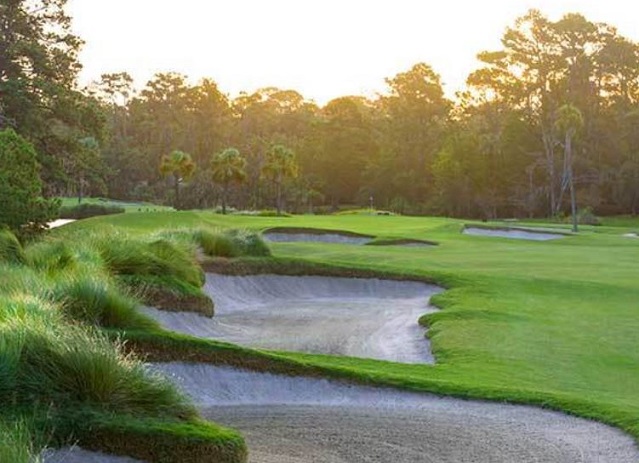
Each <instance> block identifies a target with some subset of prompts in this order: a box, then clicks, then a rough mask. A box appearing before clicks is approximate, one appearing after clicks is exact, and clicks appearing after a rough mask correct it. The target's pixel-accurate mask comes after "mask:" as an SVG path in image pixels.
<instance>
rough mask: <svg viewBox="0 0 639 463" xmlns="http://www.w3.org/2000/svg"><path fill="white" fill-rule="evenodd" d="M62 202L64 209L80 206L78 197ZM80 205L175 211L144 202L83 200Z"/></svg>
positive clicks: (66, 198)
mask: <svg viewBox="0 0 639 463" xmlns="http://www.w3.org/2000/svg"><path fill="white" fill-rule="evenodd" d="M60 201H61V206H62V207H75V206H77V205H78V198H77V197H61V198H60ZM80 204H99V205H101V206H108V207H122V208H124V211H125V212H159V211H172V210H173V208H172V207H169V206H160V205H157V204H153V203H147V202H144V201H139V202H134V201H118V200H115V199H106V198H82V201H81V203H80Z"/></svg>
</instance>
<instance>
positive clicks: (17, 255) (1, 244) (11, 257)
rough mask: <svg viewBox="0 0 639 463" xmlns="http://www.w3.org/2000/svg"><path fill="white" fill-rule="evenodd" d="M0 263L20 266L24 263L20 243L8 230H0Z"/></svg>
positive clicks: (24, 259)
mask: <svg viewBox="0 0 639 463" xmlns="http://www.w3.org/2000/svg"><path fill="white" fill-rule="evenodd" d="M0 261H2V262H9V263H13V264H22V263H24V262H25V261H26V258H25V255H24V250H23V249H22V246H21V245H20V242H19V241H18V239H17V238H16V237H15V235H14V234H13V233H11V232H10V231H8V230H0Z"/></svg>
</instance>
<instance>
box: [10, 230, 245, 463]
mask: <svg viewBox="0 0 639 463" xmlns="http://www.w3.org/2000/svg"><path fill="white" fill-rule="evenodd" d="M4 238H6V239H5V241H6V242H8V243H9V244H10V245H11V246H12V247H9V249H12V254H8V255H10V256H12V255H15V254H16V252H15V250H16V249H17V250H19V252H20V256H21V257H20V258H19V259H15V258H13V257H12V258H7V259H4V261H0V403H2V408H1V409H0V461H17V462H21V461H25V462H26V461H29V462H35V461H37V458H38V456H37V455H38V454H39V452H40V449H41V448H42V446H43V445H44V444H46V443H47V442H45V441H44V440H43V439H40V438H39V436H41V435H47V436H50V437H49V439H50V443H51V444H53V445H64V444H66V443H69V439H70V438H73V441H72V442H75V441H79V443H80V445H82V446H85V447H87V448H95V449H101V450H111V451H113V452H114V453H124V454H129V455H131V456H134V457H138V458H147V457H149V458H154V459H155V461H157V460H162V461H186V462H188V461H191V462H199V461H210V462H213V461H228V462H241V461H243V459H244V458H245V456H246V450H245V446H244V443H243V440H242V438H241V436H239V434H237V433H236V432H234V431H231V430H226V429H224V428H221V427H219V426H215V425H211V424H208V423H204V422H202V421H201V420H200V419H199V418H198V416H197V414H196V412H195V409H194V408H193V406H192V405H191V404H190V402H189V401H188V400H187V399H186V398H185V397H184V396H183V395H182V394H181V393H179V392H178V391H177V389H176V388H175V386H174V385H173V384H172V383H170V382H169V381H168V380H167V379H165V378H164V377H163V376H161V375H159V374H156V373H153V372H151V371H149V370H148V369H147V367H146V366H145V365H144V364H143V363H142V362H141V361H140V360H138V358H137V356H135V355H134V354H133V353H131V352H127V351H125V350H124V344H123V342H122V341H121V340H120V338H119V337H116V338H112V337H108V336H107V335H106V334H105V333H104V332H103V331H102V329H103V328H116V329H120V330H124V331H126V330H136V329H137V330H144V331H151V332H154V331H156V330H157V329H158V326H157V324H156V323H155V322H154V321H153V320H151V319H149V318H147V317H146V316H144V315H142V314H141V313H140V312H139V310H138V307H139V304H140V301H139V300H137V299H136V297H135V294H130V293H129V291H128V290H127V289H126V288H125V287H124V286H123V284H122V282H121V281H119V277H121V276H122V273H123V272H124V273H126V272H128V276H131V275H136V276H140V277H145V276H146V277H154V276H157V275H156V273H159V272H164V273H166V274H169V275H170V277H171V278H173V279H174V280H175V281H177V282H179V283H180V284H182V285H185V286H189V285H198V290H199V286H200V285H201V284H202V283H203V273H202V270H201V268H200V267H199V266H198V265H197V263H196V262H195V260H194V256H193V255H192V253H191V252H190V250H191V249H190V248H185V247H183V245H182V244H180V243H179V242H175V243H174V242H171V241H168V240H161V239H158V238H157V237H156V238H153V239H150V240H143V239H142V238H139V237H138V238H135V239H133V240H132V241H129V239H128V238H129V237H128V236H126V235H125V234H123V233H119V234H118V233H114V234H109V236H108V239H107V238H106V236H105V234H104V233H100V232H96V233H92V234H86V235H85V236H84V237H83V239H82V240H67V241H64V240H62V239H59V238H55V237H51V238H48V239H46V240H44V241H42V242H39V243H36V244H33V245H31V246H29V247H27V249H26V251H25V252H23V250H22V248H20V247H19V245H18V246H14V244H15V240H13V239H12V237H11V236H10V235H8V234H7V235H6V236H5V237H4ZM130 245H132V246H133V248H129V247H127V246H130ZM107 247H109V248H111V249H115V251H114V253H110V254H109V253H108V252H106V253H105V252H104V250H105V249H106V248H107ZM138 248H139V249H138ZM140 249H141V252H138V251H139V250H140ZM101 251H103V252H101ZM103 254H104V255H103ZM131 255H134V257H131ZM113 256H115V257H113ZM106 257H113V259H110V260H108V261H107V259H106ZM154 272H155V273H154ZM164 273H163V275H164ZM132 417H135V418H132ZM27 418H28V419H27ZM79 423H81V425H79ZM136 423H137V424H136ZM140 423H144V424H145V431H144V432H143V433H142V432H140V429H139V428H140ZM185 430H188V433H186V431H185ZM87 431H88V432H87ZM135 432H137V433H138V434H132V433H135ZM187 434H188V435H187ZM198 436H199V437H198ZM125 437H126V438H125ZM132 441H133V442H137V444H138V445H137V447H136V448H135V449H132V448H130V442H132ZM168 443H170V444H171V445H168Z"/></svg>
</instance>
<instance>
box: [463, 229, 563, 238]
mask: <svg viewBox="0 0 639 463" xmlns="http://www.w3.org/2000/svg"><path fill="white" fill-rule="evenodd" d="M462 233H463V234H464V235H473V236H492V237H497V238H511V239H515V240H529V241H550V240H556V239H559V238H565V237H566V236H570V234H569V233H566V232H563V231H549V230H545V229H535V228H521V227H481V226H477V225H466V226H464V229H463V230H462Z"/></svg>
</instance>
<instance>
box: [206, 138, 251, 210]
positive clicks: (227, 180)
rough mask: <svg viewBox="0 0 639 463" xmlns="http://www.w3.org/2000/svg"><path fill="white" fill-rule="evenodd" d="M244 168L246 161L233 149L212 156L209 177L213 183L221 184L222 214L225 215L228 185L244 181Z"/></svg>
mask: <svg viewBox="0 0 639 463" xmlns="http://www.w3.org/2000/svg"><path fill="white" fill-rule="evenodd" d="M245 168H246V159H244V157H242V155H241V154H240V152H239V151H238V150H237V149H235V148H226V149H225V150H224V151H220V152H219V153H216V154H215V155H214V156H213V159H212V160H211V175H212V176H213V180H214V181H216V182H219V183H221V184H222V214H226V201H227V196H228V189H229V185H230V184H232V183H241V182H243V181H244V180H245V179H246V171H245Z"/></svg>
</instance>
